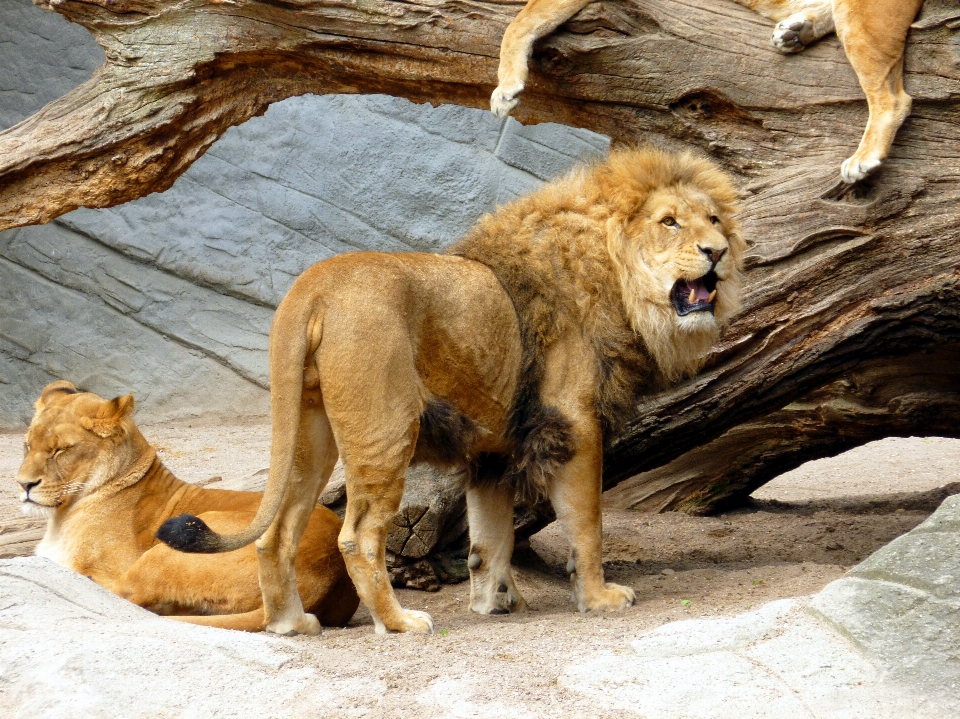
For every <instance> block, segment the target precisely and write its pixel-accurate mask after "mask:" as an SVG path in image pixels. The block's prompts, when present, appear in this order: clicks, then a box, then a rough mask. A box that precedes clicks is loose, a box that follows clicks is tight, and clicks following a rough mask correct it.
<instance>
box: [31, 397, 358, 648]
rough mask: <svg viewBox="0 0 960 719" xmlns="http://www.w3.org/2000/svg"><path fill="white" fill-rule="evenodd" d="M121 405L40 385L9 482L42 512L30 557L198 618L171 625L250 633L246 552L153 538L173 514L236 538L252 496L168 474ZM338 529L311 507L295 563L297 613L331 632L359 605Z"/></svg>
mask: <svg viewBox="0 0 960 719" xmlns="http://www.w3.org/2000/svg"><path fill="white" fill-rule="evenodd" d="M132 408H133V398H132V396H130V397H124V398H118V400H114V401H110V402H108V401H105V400H103V399H101V398H100V397H97V396H96V395H94V394H91V393H78V392H77V391H76V389H75V388H74V387H73V385H70V384H69V383H67V382H55V383H53V384H51V385H49V386H48V387H47V388H46V389H45V390H44V392H43V395H42V396H41V398H40V400H39V401H38V402H37V412H36V414H35V416H34V419H33V421H32V423H31V425H30V429H29V430H28V433H27V439H26V442H27V448H28V449H27V451H26V454H25V457H24V462H23V465H22V466H21V469H20V472H19V474H18V477H17V481H18V483H19V484H20V485H21V488H22V489H23V494H22V495H21V498H22V500H23V501H24V508H25V510H28V511H33V512H35V513H42V514H44V515H45V516H47V522H48V524H47V531H46V533H45V534H44V537H43V539H42V540H41V542H40V544H39V545H38V547H37V550H36V553H37V554H38V555H39V556H43V557H47V558H49V559H51V560H53V561H55V562H57V563H58V564H61V565H63V566H65V567H68V568H69V569H72V570H74V571H76V572H79V573H81V574H83V575H86V576H87V577H89V578H90V579H92V580H94V581H95V582H97V584H100V585H101V586H103V587H105V588H107V589H109V590H110V591H112V592H114V593H116V594H119V595H120V596H122V597H125V598H126V599H129V600H130V601H132V602H135V603H136V604H139V605H140V606H142V607H146V608H147V609H150V610H152V611H154V612H157V613H159V614H169V615H206V616H177V618H178V619H182V620H184V621H191V622H193V623H197V624H205V625H207V626H215V627H223V628H229V629H245V630H248V631H256V630H259V629H262V628H263V624H264V620H263V601H262V596H261V592H260V587H259V584H258V581H257V557H256V551H255V550H254V547H252V546H250V547H244V548H242V549H239V550H237V551H235V552H232V553H230V554H228V555H225V556H221V557H215V556H205V555H190V554H183V553H181V552H176V551H174V550H172V549H170V548H169V547H167V546H165V545H164V544H162V543H160V542H158V541H157V539H156V538H155V536H154V534H155V533H156V531H157V530H158V529H159V527H160V526H161V525H162V524H163V523H164V522H165V521H166V520H168V519H169V518H170V517H171V516H173V515H176V514H180V513H183V512H189V513H191V514H195V515H198V516H200V517H202V518H203V519H204V521H205V522H206V523H208V524H209V525H210V526H213V527H216V528H217V529H218V530H219V531H223V532H235V531H239V530H240V529H242V528H243V527H245V526H246V525H247V524H249V523H250V521H251V520H252V519H253V517H254V515H255V513H256V510H257V507H258V506H259V504H260V500H261V496H262V495H261V494H260V493H259V492H234V491H228V490H217V489H205V488H201V487H197V486H194V485H191V484H188V483H186V482H183V481H180V480H179V479H177V478H176V477H174V476H173V474H171V473H170V472H169V471H168V470H167V469H166V468H165V467H164V466H163V464H162V463H161V462H160V461H159V460H158V459H157V457H156V452H155V451H154V450H153V448H152V447H151V446H150V444H149V443H148V442H147V441H146V439H145V438H144V437H143V435H142V434H141V433H140V432H139V430H138V429H137V427H136V426H135V425H134V424H133V422H132V420H131V419H130V418H129V414H130V412H131V410H132ZM82 423H86V424H90V428H86V427H84V426H83V424H82ZM101 434H103V435H105V436H101ZM340 526H341V523H340V520H339V518H338V517H337V516H336V515H335V514H333V512H331V511H330V510H328V509H326V508H324V507H317V509H316V510H315V511H314V512H313V513H312V514H311V516H310V518H309V521H308V523H307V527H306V530H305V532H304V535H303V539H302V541H301V543H300V552H299V554H298V555H297V559H296V563H297V575H298V577H299V583H298V589H299V592H300V594H301V596H302V597H303V603H304V606H305V607H306V608H307V611H310V612H312V613H314V614H316V615H318V616H319V618H320V621H321V623H323V624H326V625H331V626H342V625H344V624H345V623H346V622H347V621H348V620H349V619H350V617H351V616H353V613H354V611H355V610H356V608H357V605H358V603H359V599H358V597H357V595H356V592H355V590H354V589H353V585H352V584H351V582H350V580H349V577H348V576H347V573H346V567H345V566H344V563H343V560H342V558H341V556H340V553H339V551H338V549H337V545H336V537H337V533H338V532H339V531H340Z"/></svg>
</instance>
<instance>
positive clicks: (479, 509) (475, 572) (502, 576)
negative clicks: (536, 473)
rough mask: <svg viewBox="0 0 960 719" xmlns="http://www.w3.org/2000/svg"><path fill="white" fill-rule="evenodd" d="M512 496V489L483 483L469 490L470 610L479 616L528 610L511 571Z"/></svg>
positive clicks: (472, 486) (468, 562)
mask: <svg viewBox="0 0 960 719" xmlns="http://www.w3.org/2000/svg"><path fill="white" fill-rule="evenodd" d="M513 496H514V490H513V487H511V486H503V485H502V484H493V483H480V484H475V485H471V486H470V487H469V488H468V489H467V520H468V522H469V524H470V556H469V559H468V560H467V566H468V567H469V569H470V609H471V611H474V612H477V613H478V614H508V613H510V612H520V611H523V610H524V609H526V606H527V603H526V602H525V601H523V597H522V596H520V592H519V590H518V589H517V586H516V584H515V583H514V581H513V572H512V571H511V569H510V558H511V557H512V556H513Z"/></svg>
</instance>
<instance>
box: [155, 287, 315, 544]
mask: <svg viewBox="0 0 960 719" xmlns="http://www.w3.org/2000/svg"><path fill="white" fill-rule="evenodd" d="M296 284H297V283H295V284H294V287H293V288H291V290H290V292H288V293H287V296H286V297H285V298H284V300H283V301H282V302H281V303H280V306H279V307H277V312H276V314H275V315H274V319H273V326H272V327H271V330H270V409H271V421H272V426H273V429H272V432H273V440H272V446H271V449H270V476H269V478H268V479H267V486H266V489H265V490H264V493H263V499H262V500H261V501H260V507H259V509H257V514H256V516H255V517H254V518H253V521H251V522H250V524H249V525H248V526H247V528H246V529H244V530H242V531H240V532H237V533H236V534H223V535H222V534H217V533H216V532H214V531H213V530H212V529H210V527H208V526H207V525H206V523H205V522H204V521H203V520H201V519H199V518H197V517H194V516H192V515H189V514H181V515H179V516H177V517H173V518H171V519H168V520H167V521H166V522H164V523H163V524H162V525H161V526H160V529H159V530H157V534H156V536H157V539H159V540H160V541H161V542H163V543H164V544H166V545H168V546H169V547H171V548H173V549H176V550H178V551H181V552H190V553H194V554H215V553H218V552H230V551H233V550H234V549H239V548H240V547H244V546H246V545H248V544H250V542H253V541H254V540H256V539H258V538H259V537H260V535H262V534H263V533H264V532H265V531H267V527H269V526H270V523H271V522H272V521H273V518H274V517H275V516H276V514H277V512H278V511H279V509H280V504H281V502H282V501H283V495H284V492H285V490H286V488H287V482H288V481H289V479H290V473H291V472H292V471H293V462H294V457H295V455H296V448H297V433H298V429H299V426H300V403H301V397H302V394H303V367H304V363H305V360H306V357H307V352H308V351H309V348H310V344H311V334H314V335H315V339H314V342H316V341H318V340H319V332H314V333H311V328H313V329H315V330H316V329H318V328H317V326H316V324H315V323H314V322H313V321H312V318H313V316H314V309H315V308H314V303H313V302H310V301H309V300H306V298H303V297H301V296H300V293H298V292H296V289H297V287H296Z"/></svg>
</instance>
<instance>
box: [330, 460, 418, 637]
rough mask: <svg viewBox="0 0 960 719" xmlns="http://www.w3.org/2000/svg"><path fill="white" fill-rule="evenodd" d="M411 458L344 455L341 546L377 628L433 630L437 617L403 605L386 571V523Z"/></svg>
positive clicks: (382, 630) (395, 507)
mask: <svg viewBox="0 0 960 719" xmlns="http://www.w3.org/2000/svg"><path fill="white" fill-rule="evenodd" d="M412 454H413V442H412V441H411V442H410V452H409V453H408V454H407V456H406V461H404V462H402V463H397V464H392V465H388V466H384V465H383V464H381V463H378V465H377V466H370V465H367V466H356V465H352V464H351V462H350V459H349V457H348V456H345V457H344V469H345V473H346V481H347V497H348V499H347V514H346V516H345V517H344V519H343V529H342V530H341V531H340V540H339V543H340V551H341V553H342V554H343V558H344V560H345V561H346V563H347V571H348V572H349V573H350V578H351V579H352V580H353V583H354V585H355V586H356V588H357V594H359V595H360V599H361V600H362V601H363V603H364V605H366V607H367V609H369V610H370V614H371V616H372V617H373V623H374V626H375V628H376V632H377V634H385V633H387V632H425V633H430V634H432V633H433V618H432V617H431V616H430V615H429V614H427V613H426V612H419V611H415V610H409V609H404V608H403V607H401V606H400V602H398V601H397V595H396V594H395V593H394V591H393V587H392V586H391V585H390V575H389V574H388V573H387V562H386V544H387V529H388V527H389V525H390V522H391V521H392V520H393V517H394V515H395V514H396V513H397V510H398V509H400V500H401V498H402V497H403V483H404V478H405V477H404V475H405V472H406V468H407V464H408V463H409V460H410V457H411V456H412Z"/></svg>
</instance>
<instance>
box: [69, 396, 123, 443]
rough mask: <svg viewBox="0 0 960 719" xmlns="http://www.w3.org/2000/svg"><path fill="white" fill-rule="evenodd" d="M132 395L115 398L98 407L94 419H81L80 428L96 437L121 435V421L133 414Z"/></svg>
mask: <svg viewBox="0 0 960 719" xmlns="http://www.w3.org/2000/svg"><path fill="white" fill-rule="evenodd" d="M133 404H134V402H133V395H132V394H128V395H126V396H124V397H116V398H114V399H111V400H109V401H107V402H104V403H103V404H102V405H100V409H98V410H97V414H96V416H95V417H81V418H80V426H81V427H83V428H84V429H88V430H90V431H91V432H93V433H94V434H95V435H97V436H98V437H112V436H114V435H116V434H122V433H123V420H125V419H126V418H127V417H129V416H130V415H131V414H133Z"/></svg>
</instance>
